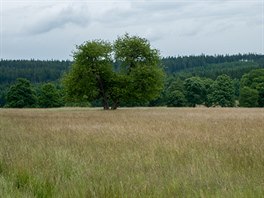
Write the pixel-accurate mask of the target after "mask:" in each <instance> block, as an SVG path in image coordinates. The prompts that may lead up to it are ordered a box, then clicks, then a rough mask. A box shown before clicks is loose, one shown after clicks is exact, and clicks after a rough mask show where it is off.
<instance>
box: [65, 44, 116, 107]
mask: <svg viewBox="0 0 264 198" xmlns="http://www.w3.org/2000/svg"><path fill="white" fill-rule="evenodd" d="M111 53H112V46H111V44H110V43H108V42H105V41H102V40H96V41H90V42H85V43H84V44H82V45H80V46H77V50H76V51H75V52H74V54H73V57H74V64H73V66H72V68H71V70H70V72H69V73H68V74H66V75H65V77H64V79H63V83H64V86H65V90H66V95H67V97H68V99H71V100H77V99H79V100H94V99H97V98H102V101H103V106H104V108H105V109H108V108H109V101H108V98H109V94H110V93H109V90H110V87H109V85H110V84H112V82H111V81H112V76H113V71H112V64H111V62H112V60H111Z"/></svg>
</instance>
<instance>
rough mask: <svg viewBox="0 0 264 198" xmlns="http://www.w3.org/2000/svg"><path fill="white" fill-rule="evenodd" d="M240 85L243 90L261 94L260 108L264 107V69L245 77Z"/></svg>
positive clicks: (253, 71)
mask: <svg viewBox="0 0 264 198" xmlns="http://www.w3.org/2000/svg"><path fill="white" fill-rule="evenodd" d="M240 84H241V90H242V88H244V87H249V88H251V89H255V90H257V91H258V93H259V97H258V106H259V107H264V69H256V70H252V71H250V72H249V73H247V74H245V75H243V77H242V79H241V82H240Z"/></svg>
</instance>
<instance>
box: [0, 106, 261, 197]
mask: <svg viewBox="0 0 264 198" xmlns="http://www.w3.org/2000/svg"><path fill="white" fill-rule="evenodd" d="M0 197H10V198H11V197H12V198H13V197H239V198H240V197H264V109H242V108H241V109H236V108H233V109H228V108H222V109H220V108H219V109H218V108H195V109H194V108H193V109H191V108H183V109H181V108H171V109H167V108H139V109H119V110H117V111H102V110H99V109H87V108H74V109H71V108H68V109H67V108H65V109H64V108H62V109H45V110H44V109H43V110H41V109H0Z"/></svg>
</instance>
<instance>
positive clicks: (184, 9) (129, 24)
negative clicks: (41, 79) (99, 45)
mask: <svg viewBox="0 0 264 198" xmlns="http://www.w3.org/2000/svg"><path fill="white" fill-rule="evenodd" d="M0 1H1V13H0V15H1V20H0V21H1V25H0V27H1V28H0V33H1V58H4V59H31V58H34V59H72V57H71V54H72V51H73V50H74V49H75V45H79V44H81V43H83V42H84V41H87V40H92V39H104V40H109V41H113V40H115V39H116V38H117V36H118V35H123V34H124V33H126V32H127V33H129V34H130V35H138V36H141V37H145V38H147V39H148V40H149V41H150V42H151V45H152V46H153V47H154V48H157V49H159V50H160V53H161V55H162V56H177V55H199V54H202V53H204V54H212V55H214V54H236V53H248V52H252V53H262V54H263V53H264V47H263V9H264V8H263V1H264V0H185V1H184V0H182V1H179V0H174V1H173V0H169V1H166V0H165V1H161V0H159V1H157V0H156V1H155V0H122V1H121V0H116V1H112V0H109V1H107V0H105V1H100V0H99V1H96V0H94V1H84V0H83V1H82V0H79V1H78V0H76V1H65V0H48V1H44V0H41V1H36V0H35V1H33V0H16V1H13V0H0Z"/></svg>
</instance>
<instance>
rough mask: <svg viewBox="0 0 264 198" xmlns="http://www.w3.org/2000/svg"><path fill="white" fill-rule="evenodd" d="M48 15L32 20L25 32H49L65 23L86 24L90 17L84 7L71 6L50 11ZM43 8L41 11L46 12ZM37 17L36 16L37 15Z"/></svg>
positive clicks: (63, 25)
mask: <svg viewBox="0 0 264 198" xmlns="http://www.w3.org/2000/svg"><path fill="white" fill-rule="evenodd" d="M49 9H51V8H47V9H46V11H48V12H47V13H48V15H46V14H43V15H41V16H40V18H39V19H38V18H37V20H34V22H33V24H29V26H26V32H27V33H29V34H41V33H46V32H50V31H52V30H54V29H58V28H63V27H65V26H66V25H69V24H73V25H76V26H87V25H88V24H89V22H90V17H89V15H88V13H86V11H85V9H84V7H80V6H79V7H72V6H70V5H69V6H67V7H64V8H62V9H58V10H55V11H51V13H49ZM46 11H45V10H44V11H42V13H45V12H46ZM37 17H38V16H37Z"/></svg>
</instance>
